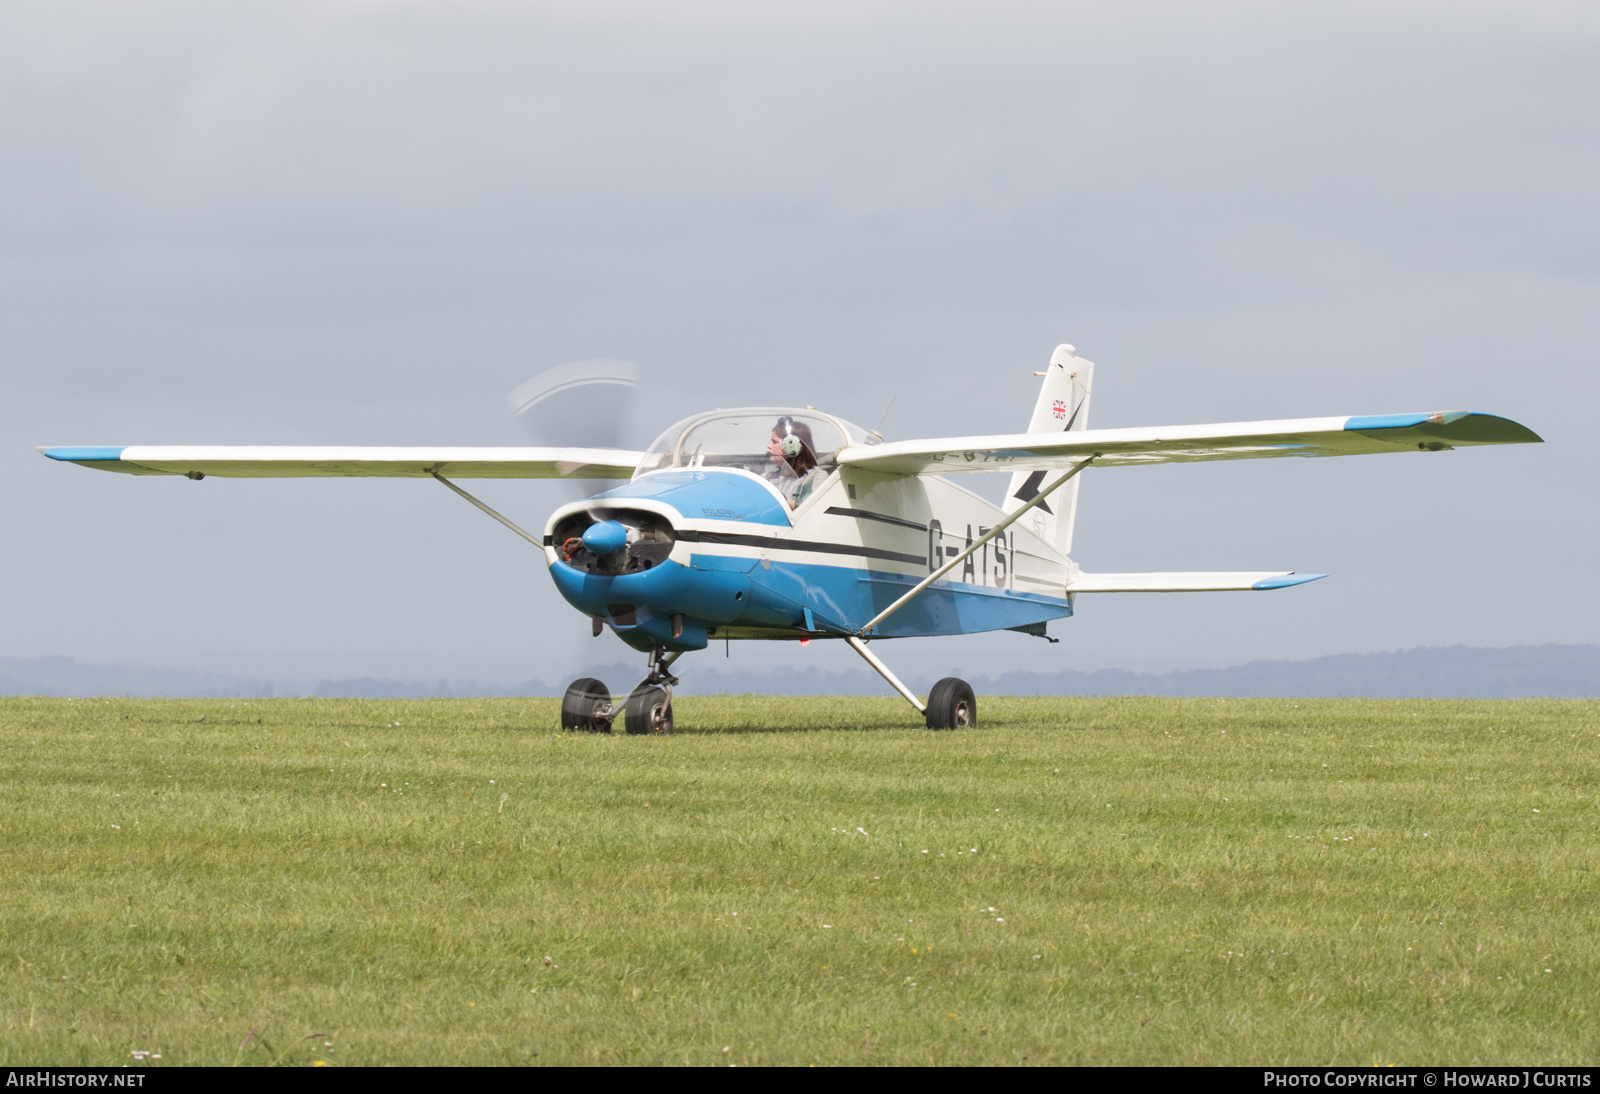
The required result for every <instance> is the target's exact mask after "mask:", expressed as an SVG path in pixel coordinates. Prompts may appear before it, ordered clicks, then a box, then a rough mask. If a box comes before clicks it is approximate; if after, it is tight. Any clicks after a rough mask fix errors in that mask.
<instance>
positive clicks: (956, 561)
mask: <svg viewBox="0 0 1600 1094" xmlns="http://www.w3.org/2000/svg"><path fill="white" fill-rule="evenodd" d="M1097 458H1099V453H1096V454H1095V455H1093V456H1090V457H1089V458H1088V459H1086V460H1080V461H1079V462H1077V463H1075V464H1073V465H1072V470H1071V471H1068V472H1067V473H1066V474H1065V475H1062V476H1061V477H1060V478H1059V479H1057V480H1056V481H1055V482H1053V483H1051V484H1050V485H1049V486H1047V487H1045V488H1044V489H1043V490H1041V491H1039V492H1038V493H1037V494H1035V495H1034V496H1033V497H1031V498H1029V499H1028V504H1026V505H1024V506H1023V507H1022V508H1021V509H1018V510H1017V511H1016V512H1015V513H1012V514H1011V515H1010V516H1009V517H1007V518H1006V519H1005V520H1002V521H1001V522H1000V523H999V524H996V525H995V526H994V527H993V528H991V529H989V534H988V535H986V536H984V537H983V538H982V539H980V540H978V541H977V542H976V543H974V544H973V545H972V546H970V547H968V548H967V549H966V550H965V551H962V552H961V553H960V554H959V555H957V556H956V557H955V558H952V559H951V560H950V561H949V562H947V563H945V564H944V565H943V566H941V567H939V568H938V569H937V570H935V571H933V573H931V574H929V575H928V576H927V577H925V578H923V579H922V580H921V581H919V582H917V583H916V585H914V586H912V588H911V591H910V592H908V593H906V594H905V595H904V596H902V597H901V598H900V599H899V600H896V601H895V602H894V603H893V604H890V605H889V606H888V607H887V608H885V609H883V611H881V612H879V613H878V614H877V615H876V616H875V617H874V618H873V620H872V622H870V623H868V624H867V625H866V626H865V627H862V628H861V630H859V631H857V632H856V633H858V634H866V633H867V632H868V631H870V630H871V629H872V628H873V627H876V626H877V625H878V624H879V623H882V622H883V621H884V620H885V619H888V618H889V617H890V616H891V615H893V614H894V613H895V612H897V611H899V610H900V609H901V608H902V607H904V606H905V604H906V602H907V601H909V600H910V599H911V598H912V597H914V596H916V595H917V594H918V593H920V592H922V590H923V589H926V588H927V587H928V586H929V585H932V584H933V583H934V582H935V581H938V580H939V579H940V578H941V577H943V576H944V575H945V574H947V573H949V572H950V571H951V570H954V569H955V568H956V567H957V566H959V565H961V564H962V563H963V562H965V561H966V560H967V559H968V558H970V557H971V556H972V555H973V554H974V553H975V552H976V551H977V550H978V549H979V548H980V547H982V546H983V545H984V544H986V543H988V542H989V541H990V540H991V539H993V538H994V537H995V536H998V535H999V534H1000V533H1001V532H1004V531H1005V530H1006V529H1007V528H1009V527H1011V526H1012V525H1013V524H1015V523H1016V522H1017V518H1019V517H1021V516H1022V514H1024V513H1026V512H1028V511H1029V510H1031V509H1034V508H1036V507H1037V506H1039V505H1040V504H1041V503H1043V501H1044V499H1045V498H1048V497H1049V496H1050V495H1051V494H1054V493H1055V492H1056V490H1057V489H1059V488H1060V487H1061V484H1062V483H1065V482H1067V481H1069V480H1070V479H1071V478H1072V477H1073V476H1074V475H1076V474H1077V473H1078V472H1079V471H1082V470H1083V469H1084V468H1085V467H1088V466H1089V465H1090V464H1091V463H1093V462H1094V461H1095V460H1096V459H1097ZM857 652H860V651H857ZM862 656H866V655H865V654H864V653H863V654H862ZM874 668H876V666H874ZM878 671H879V672H882V671H883V670H882V669H879V670H878Z"/></svg>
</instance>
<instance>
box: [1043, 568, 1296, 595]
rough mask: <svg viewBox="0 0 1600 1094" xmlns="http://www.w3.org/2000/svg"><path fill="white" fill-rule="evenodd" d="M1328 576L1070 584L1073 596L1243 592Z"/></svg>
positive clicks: (1202, 576) (1138, 578) (1102, 577)
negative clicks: (1243, 590) (1244, 590)
mask: <svg viewBox="0 0 1600 1094" xmlns="http://www.w3.org/2000/svg"><path fill="white" fill-rule="evenodd" d="M1327 576H1328V575H1327V574H1297V573H1295V572H1294V571H1292V570H1291V571H1290V572H1288V573H1282V572H1278V573H1271V572H1267V571H1251V572H1248V573H1237V574H1223V573H1177V574H1085V573H1080V574H1078V575H1077V576H1076V577H1074V578H1073V579H1072V580H1071V581H1069V582H1067V592H1069V593H1212V592H1225V591H1230V590H1232V591H1237V590H1242V589H1287V588H1288V587H1289V586H1290V585H1304V584H1305V583H1306V582H1308V581H1316V580H1317V579H1318V578H1322V577H1327Z"/></svg>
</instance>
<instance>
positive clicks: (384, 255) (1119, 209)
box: [0, 0, 1600, 686]
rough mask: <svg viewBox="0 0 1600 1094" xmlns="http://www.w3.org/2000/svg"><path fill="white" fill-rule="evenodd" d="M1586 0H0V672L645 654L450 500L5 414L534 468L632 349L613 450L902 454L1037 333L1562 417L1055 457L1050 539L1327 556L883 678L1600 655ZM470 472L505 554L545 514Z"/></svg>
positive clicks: (1317, 408) (1259, 377)
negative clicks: (113, 459) (75, 453)
mask: <svg viewBox="0 0 1600 1094" xmlns="http://www.w3.org/2000/svg"><path fill="white" fill-rule="evenodd" d="M1597 11H1600V9H1596V8H1595V7H1594V6H1593V5H1586V4H1576V3H1574V4H1539V3H1529V2H1526V0H1519V2H1516V3H1505V4H1498V5H1495V4H1473V3H1462V2H1451V3H1436V4H1408V3H1397V2H1393V0H1389V2H1384V3H1374V4H1365V5H1363V4H1321V5H1315V6H1311V5H1269V4H1227V3H1215V2H1208V3H1199V4H1170V3H1151V4H1139V3H1124V2H1119V3H1115V4H1111V3H1104V4H1098V5H1073V4H1065V3H1060V2H1051V3H1039V4H1030V3H1012V4H1005V3H993V2H991V3H984V4H967V5H939V4H931V3H926V2H922V3H915V4H913V3H903V4H896V3H872V2H863V0H851V2H849V3H834V4H830V3H818V2H814V0H813V2H807V3H803V4H801V3H796V4H775V5H752V4H747V3H726V4H723V3H709V2H707V3H694V4H673V3H661V2H649V3H637V4H629V3H603V2H594V0H586V2H584V3H573V4H537V3H504V4H494V3H462V2H452V3H449V4H445V3H333V2H318V3H309V4H279V3H258V4H245V3H237V4H226V5H217V4H211V3H194V4H160V3H145V4H137V5H128V4H120V3H115V4H113V3H105V4H86V3H61V2H58V0H50V2H37V3H28V2H17V0H13V2H9V3H7V4H5V5H4V6H0V81H3V82H0V381H3V384H0V396H3V398H0V442H3V444H0V513H3V517H0V522H3V523H0V563H3V567H4V575H5V583H4V586H3V590H0V616H3V618H4V619H5V627H4V630H3V631H0V636H3V637H0V654H8V655H12V656H36V655H42V654H71V655H75V656H78V657H82V658H87V659H110V658H126V657H139V656H153V655H189V654H207V653H210V652H215V651H230V652H245V653H252V652H253V653H262V654H288V653H311V654H349V653H352V652H357V653H372V654H401V653H404V654H410V655H419V654H420V655H438V656H440V657H446V656H449V657H461V656H489V655H518V656H521V655H525V656H526V657H527V658H528V664H529V665H530V670H531V672H532V673H534V674H540V673H543V674H547V675H557V674H559V673H560V672H564V671H567V670H568V669H569V668H571V667H576V666H577V665H578V664H580V663H582V662H583V661H584V660H586V659H596V658H599V659H603V660H617V659H621V658H623V657H631V656H633V655H630V654H627V653H626V651H625V649H624V647H622V646H621V644H620V643H618V642H617V641H616V639H615V638H614V637H611V636H609V635H608V636H607V637H606V638H604V639H601V640H599V641H594V640H591V639H590V638H588V623H587V620H585V619H584V618H583V617H581V616H580V615H578V614H577V613H576V612H573V611H572V610H571V609H570V608H568V607H567V606H566V605H565V604H564V603H563V602H562V601H561V600H560V599H559V598H558V597H557V595H556V594H555V592H554V589H553V587H552V585H551V583H550V581H549V578H548V576H547V575H546V574H545V572H544V565H543V561H542V559H541V558H540V557H539V556H538V555H537V554H536V553H535V552H533V551H531V550H530V549H529V548H528V547H527V546H526V545H525V544H524V543H522V541H520V540H518V539H516V538H515V537H514V536H511V535H510V534H509V533H507V532H506V531H505V530H504V529H502V528H500V527H499V526H498V525H496V524H494V523H493V522H491V521H489V520H487V519H486V518H484V517H483V516H482V515H481V514H478V513H476V512H475V511H473V510H472V509H470V508H469V507H468V506H466V505H464V504H463V503H462V502H461V501H460V500H459V499H457V498H455V497H453V496H451V495H450V494H449V493H448V492H446V491H445V490H444V489H443V488H441V487H439V486H438V485H436V484H433V483H428V482H420V481H399V482H384V481H373V480H348V481H331V480H329V481H299V482H296V481H288V482H240V481H229V480H219V479H208V480H206V481H205V482H203V483H193V482H189V481H187V480H181V479H180V480H170V479H133V478H127V477H123V476H113V475H105V474H97V473H93V472H89V471H85V470H82V469H79V468H74V467H65V466H60V465H55V464H51V463H49V462H48V461H46V460H44V459H42V458H40V457H39V456H37V455H36V454H35V453H34V452H33V445H35V444H134V443H168V444H182V443H284V444H304V443H341V442H342V443H353V444H430V443H437V444H516V443H525V441H526V439H525V437H524V435H523V434H522V433H521V432H520V431H519V426H518V423H517V422H516V421H515V420H514V419H513V417H512V416H511V414H510V413H509V411H508V410H507V407H506V402H505V395H506V393H507V392H509V391H510V390H511V389H512V388H514V387H516V386H517V385H518V384H519V383H521V382H522V381H523V380H525V379H527V378H528V377H529V376H531V375H533V374H534V373H536V372H538V371H540V370H542V369H544V368H547V367H550V366H553V365H557V364H560V363H562V362H565V361H570V360H574V359H579V358H589V357H608V358H625V359H628V360H632V361H635V362H638V363H639V365H640V366H641V368H642V370H643V372H644V375H645V376H646V382H645V392H644V395H645V398H644V399H643V400H641V401H642V403H643V407H642V410H641V413H640V414H639V415H638V422H637V423H636V424H637V437H636V438H635V441H634V443H635V444H636V445H637V446H640V447H642V446H643V445H644V444H646V443H648V441H649V439H650V437H651V436H653V435H654V434H655V432H657V431H658V430H659V429H660V428H661V427H663V426H664V425H666V424H667V423H668V422H670V421H671V420H673V419H674V418H676V417H679V416H682V415H683V414H686V413H689V412H691V411H693V410H696V409H700V408H703V407H706V406H731V405H739V404H767V403H797V404H805V403H811V404H815V405H817V406H819V407H822V408H824V409H829V410H832V411H834V412H835V413H838V414H841V415H843V416H845V417H849V418H853V419H855V420H857V421H860V422H863V423H865V424H866V425H869V426H871V425H873V424H876V422H877V421H878V419H879V418H880V417H881V416H882V415H883V413H884V410H885V408H886V407H887V406H888V404H889V402H890V399H891V397H893V398H894V400H895V402H894V406H893V410H892V412H890V414H889V417H888V420H887V424H886V425H885V427H884V432H885V433H886V434H887V435H888V436H889V437H890V438H891V439H902V438H910V437H916V436H931V435H947V434H953V433H979V432H998V431H1013V430H1019V429H1021V428H1023V427H1024V426H1025V424H1026V422H1027V418H1028V414H1029V411H1030V409H1031V405H1032V402H1033V398H1034V395H1035V392H1036V390H1037V389H1036V385H1037V383H1038V381H1037V380H1036V379H1035V378H1034V377H1033V376H1032V371H1033V370H1034V369H1037V368H1042V367H1043V365H1044V362H1045V361H1046V360H1047V359H1048V357H1049V354H1050V352H1051V350H1052V349H1053V347H1054V346H1055V345H1056V344H1057V343H1060V342H1072V343H1074V344H1076V345H1077V346H1078V348H1079V351H1080V353H1081V354H1082V355H1084V356H1086V357H1088V358H1090V359H1092V360H1094V361H1095V362H1097V366H1098V368H1097V372H1096V392H1095V402H1094V408H1093V417H1092V421H1091V425H1094V426H1131V425H1144V424H1165V423H1177V422H1205V421H1226V420H1239V419H1248V418H1256V417H1294V416H1302V415H1324V414H1377V413H1390V412H1399V411H1413V410H1424V411H1426V410H1436V409H1454V408H1463V409H1477V410H1487V411H1492V412H1496V413H1500V414H1505V415H1507V416H1510V417H1513V418H1515V419H1517V420H1519V421H1521V422H1523V423H1525V424H1527V425H1528V426H1530V427H1532V428H1533V429H1534V430H1536V431H1537V432H1539V433H1540V434H1542V435H1543V436H1544V437H1545V438H1546V439H1547V441H1548V443H1547V444H1545V445H1542V446H1525V447H1520V448H1508V449H1478V450H1470V451H1462V452H1451V453H1441V454H1432V455H1422V454H1418V455H1414V456H1405V455H1396V456H1384V457H1362V458H1357V459H1348V460H1318V461H1309V460H1308V461H1301V460H1277V461H1260V462H1254V463H1225V464H1218V465H1206V466H1179V467H1166V468H1129V469H1104V470H1101V471H1091V472H1089V473H1088V474H1086V475H1085V477H1084V478H1085V485H1084V488H1083V495H1082V498H1083V500H1082V504H1081V508H1080V514H1079V522H1078V539H1077V545H1076V551H1075V555H1076V557H1077V559H1078V561H1079V562H1080V563H1081V564H1082V565H1083V566H1084V568H1085V569H1089V570H1138V569H1257V568H1259V569H1280V568H1281V569H1296V570H1302V571H1306V570H1311V571H1325V572H1329V573H1331V574H1333V577H1332V578H1331V579H1329V580H1327V581H1323V582H1319V583H1316V584H1314V585H1311V586H1307V587H1305V588H1300V589H1293V590H1287V591H1283V592H1276V593H1271V594H1200V595H1192V596H1144V597H1139V596H1103V597H1098V598H1089V597H1083V598H1080V601H1079V615H1078V617H1077V618H1075V619H1073V620H1071V621H1067V622H1065V623H1058V624H1055V625H1053V630H1054V631H1055V633H1057V634H1059V635H1061V636H1062V637H1063V639H1064V640H1063V642H1062V643H1061V644H1060V645H1056V646H1048V645H1046V644H1045V643H1043V642H1038V641H1036V640H1033V639H1028V638H1024V637H1022V636H1019V635H1012V634H1004V635H998V636H990V637H985V638H979V639H961V640H956V641H953V642H940V643H937V644H911V645H905V646H901V647H887V648H886V654H885V655H886V656H891V655H892V654H893V651H894V650H895V649H897V648H898V649H901V650H903V651H904V652H903V653H900V654H893V655H892V656H891V663H892V661H893V656H900V657H913V656H914V657H918V658H924V657H931V658H933V659H935V660H940V661H942V662H944V663H947V664H948V665H949V667H950V668H953V669H954V668H961V667H967V668H969V669H970V670H971V671H973V672H979V671H993V669H994V668H995V667H997V666H1000V667H1004V666H1017V667H1025V668H1030V669H1045V668H1049V667H1050V666H1061V667H1066V666H1071V667H1089V668H1092V667H1100V666H1104V665H1120V666H1126V667H1141V666H1151V667H1159V666H1164V665H1180V664H1199V663H1206V664H1220V663H1227V662H1233V661H1239V660H1245V659H1249V658H1254V657H1263V656H1265V657H1295V658H1299V657H1310V656H1315V655H1318V654H1323V653H1334V652H1346V651H1370V650H1382V649H1394V648H1399V647H1405V646H1414V645H1421V644H1427V645H1440V644H1453V643H1467V644H1472V645H1511V644H1521V643H1543V642H1593V641H1600V621H1597V618H1596V608H1597V604H1596V593H1597V591H1600V568H1597V567H1596V566H1595V565H1594V553H1595V544H1596V540H1597V536H1596V533H1597V531H1600V528H1597V524H1600V522H1597V520H1596V504H1595V502H1596V487H1595V482H1596V474H1597V471H1600V460H1597V458H1596V455H1595V449H1594V446H1593V445H1590V444H1588V443H1586V442H1587V440H1588V439H1589V437H1590V436H1591V433H1592V430H1591V428H1590V427H1587V426H1585V424H1584V423H1585V422H1586V421H1587V420H1588V418H1589V417H1590V416H1591V415H1592V411H1591V404H1592V402H1593V401H1594V399H1595V396H1596V394H1597V393H1600V384H1597V382H1596V370H1595V359H1596V346H1597V345H1600V291H1597V290H1600V282H1597V278H1600V216H1597V213H1600V208H1597V206H1600V162H1597V161H1600V124H1597V123H1600V15H1597ZM480 486H481V487H482V491H481V492H482V494H483V495H484V496H485V497H486V498H487V499H488V500H489V501H490V502H491V503H492V504H495V505H497V506H500V507H502V508H503V509H504V510H505V511H506V512H508V513H509V514H511V515H512V516H513V517H515V518H517V519H519V520H520V521H522V522H523V523H524V524H526V525H528V526H530V527H535V528H537V527H541V526H542V525H543V522H544V519H545V516H546V514H547V513H548V511H549V509H550V508H551V507H552V506H553V505H555V504H557V503H559V501H560V500H562V497H563V495H562V494H561V487H560V485H559V484H544V483H490V484H480ZM597 651H599V652H597ZM718 652H719V653H720V651H718ZM848 656H849V655H848V651H841V650H837V649H824V648H822V644H813V645H812V646H811V647H810V649H809V650H806V651H800V650H798V649H796V648H789V647H782V648H776V647H770V646H765V645H762V646H758V647H752V648H747V649H745V650H738V651H735V652H734V658H735V659H736V660H737V659H739V658H741V657H743V658H744V659H745V660H746V661H748V662H749V663H751V664H756V663H759V662H760V661H762V660H763V659H765V660H782V659H793V658H800V657H806V658H810V659H811V661H810V662H807V663H808V664H809V663H815V664H818V665H831V664H834V663H839V664H842V663H843V661H842V660H838V659H839V658H841V657H844V658H847V657H848ZM684 665H685V667H686V668H690V667H692V661H685V662H684ZM616 686H623V682H622V681H618V682H617V684H616Z"/></svg>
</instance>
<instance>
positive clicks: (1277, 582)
mask: <svg viewBox="0 0 1600 1094" xmlns="http://www.w3.org/2000/svg"><path fill="white" fill-rule="evenodd" d="M1327 576H1328V575H1327V574H1296V573H1288V574H1284V575H1283V576H1282V577H1269V578H1264V579H1263V580H1261V581H1258V582H1256V583H1255V584H1254V585H1252V586H1250V587H1251V588H1252V589H1263V590H1265V589H1287V588H1289V587H1290V586H1293V585H1304V584H1306V583H1308V582H1312V581H1321V580H1322V579H1323V578H1325V577H1327Z"/></svg>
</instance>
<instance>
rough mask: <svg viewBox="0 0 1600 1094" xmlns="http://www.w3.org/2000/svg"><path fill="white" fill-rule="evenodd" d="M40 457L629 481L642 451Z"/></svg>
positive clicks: (181, 467)
mask: <svg viewBox="0 0 1600 1094" xmlns="http://www.w3.org/2000/svg"><path fill="white" fill-rule="evenodd" d="M38 451H39V452H40V453H42V454H43V455H45V456H48V457H49V458H50V459H52V460H62V461H64V462H66V463H75V464H79V465H80V466H83V467H93V468H95V469H97V470H100V471H121V472H123V473H124V474H129V475H187V476H188V477H189V478H191V479H196V478H202V477H204V476H206V475H216V476H218V477H219V478H236V479H298V478H319V477H322V478H325V477H337V476H351V475H359V476H371V477H377V478H420V479H425V478H429V477H431V476H432V475H433V474H434V473H438V474H439V475H442V476H444V477H445V478H456V479H631V478H632V477H633V472H634V469H635V468H636V467H638V466H639V461H640V460H641V459H643V458H644V453H643V452H624V451H622V450H621V449H616V448H337V447H316V448H311V447H287V446H267V447H251V446H243V445H215V446H194V447H167V446H161V445H130V446H128V447H111V448H75V447H65V448H63V447H56V448H49V447H44V446H40V448H39V449H38Z"/></svg>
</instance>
